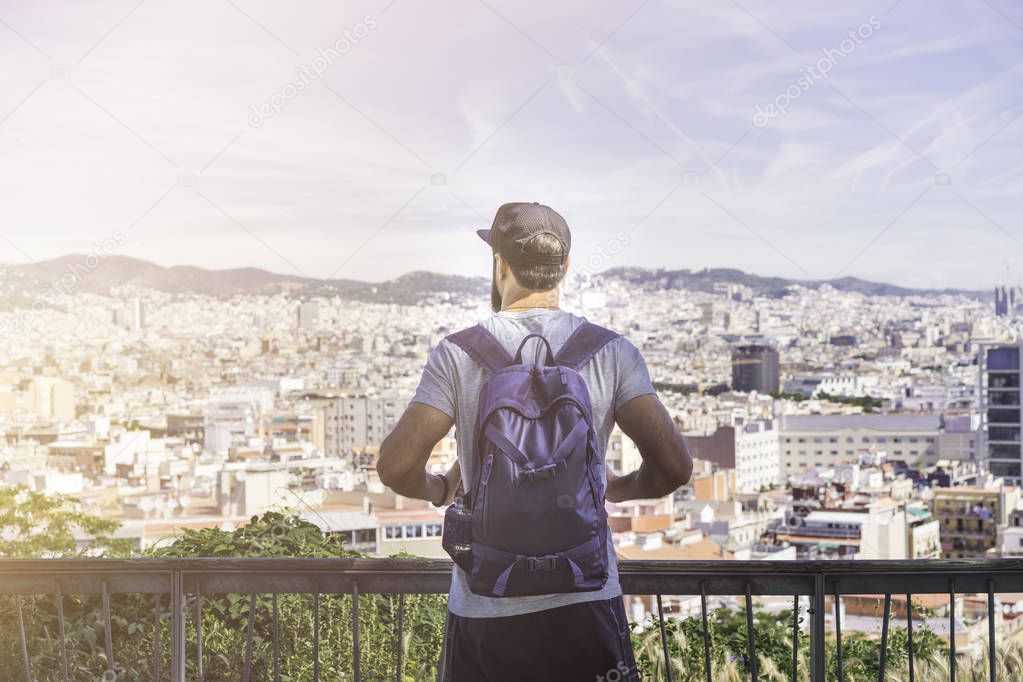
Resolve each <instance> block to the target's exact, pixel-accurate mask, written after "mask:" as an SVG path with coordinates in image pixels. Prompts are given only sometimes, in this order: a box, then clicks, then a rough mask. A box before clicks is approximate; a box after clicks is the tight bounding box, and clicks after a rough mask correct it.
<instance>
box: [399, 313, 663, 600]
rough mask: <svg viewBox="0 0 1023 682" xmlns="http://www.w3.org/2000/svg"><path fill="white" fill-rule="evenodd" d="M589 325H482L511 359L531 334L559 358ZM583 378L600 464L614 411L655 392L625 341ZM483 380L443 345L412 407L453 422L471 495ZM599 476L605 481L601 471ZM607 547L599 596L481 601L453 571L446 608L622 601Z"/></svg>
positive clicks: (523, 316) (501, 320)
mask: <svg viewBox="0 0 1023 682" xmlns="http://www.w3.org/2000/svg"><path fill="white" fill-rule="evenodd" d="M584 320H585V318H582V317H577V316H576V315H573V314H571V313H568V312H565V311H562V310H547V309H540V308H537V309H533V310H526V311H522V312H514V313H508V312H501V313H496V314H495V315H493V316H491V317H489V318H487V319H486V320H484V321H483V323H482V324H483V326H484V327H486V328H487V330H488V331H490V332H491V333H492V334H493V335H494V336H495V337H497V338H498V340H500V341H501V343H502V345H504V347H505V349H507V351H508V353H509V354H512V355H513V354H514V353H515V351H516V350H518V347H519V344H520V343H521V341H522V339H523V338H524V337H525V336H526V335H527V334H542V335H543V336H544V337H545V338H546V339H547V340H548V341H549V342H550V344H551V348H552V349H553V351H554V352H555V353H557V352H558V350H559V349H560V348H561V346H562V345H563V344H564V343H565V341H566V340H567V339H568V337H569V335H570V334H571V333H572V332H573V331H574V330H575V328H576V327H578V326H579V325H580V324H582V323H583V322H584ZM539 343H541V342H540V341H539V340H531V341H530V342H529V343H528V344H527V345H526V348H525V349H523V354H522V357H523V359H524V360H525V359H530V360H531V359H532V358H533V353H534V352H535V350H536V349H535V346H534V344H539ZM580 374H581V375H582V377H583V379H584V380H585V382H586V386H587V388H588V389H589V391H590V403H591V407H592V409H593V421H594V427H595V428H596V432H597V447H598V449H599V455H600V459H601V461H602V462H603V460H604V453H605V452H606V450H607V442H608V438H610V436H611V430H612V429H613V428H614V416H615V412H616V411H617V410H618V409H619V408H621V407H622V406H623V405H624V404H625V403H627V402H629V401H630V400H632V399H633V398H635V397H637V396H641V395H645V394H648V393H653V392H654V389H653V386H651V384H650V375H649V373H648V372H647V368H646V363H645V362H644V361H643V357H642V356H641V355H640V353H639V350H638V349H637V348H636V347H635V346H634V345H632V343H630V342H629V341H628V340H626V339H625V338H621V337H620V338H618V339H616V340H614V341H612V342H611V343H609V344H608V345H606V346H604V348H602V349H601V350H600V351H598V353H597V354H596V355H595V356H594V357H593V359H592V360H591V361H590V362H588V363H586V365H584V366H583V367H582V368H581V370H580ZM485 380H486V375H485V373H484V372H483V370H482V369H481V368H480V366H479V365H478V364H476V362H475V361H474V360H472V359H471V358H470V357H469V356H468V355H467V354H466V353H465V351H463V350H462V349H461V348H459V347H458V346H456V345H455V344H453V343H451V342H450V341H446V340H445V341H442V342H441V343H439V344H438V345H437V347H436V348H434V349H433V351H432V352H431V353H430V357H429V358H428V359H427V361H426V367H425V368H424V369H423V378H422V379H421V380H420V382H419V387H418V388H417V389H416V393H415V396H413V398H412V402H417V403H424V404H426V405H430V406H431V407H435V408H437V409H438V410H440V411H441V412H444V413H445V414H447V415H448V416H450V417H451V418H452V419H454V420H455V438H456V439H457V441H458V460H459V462H460V464H461V467H462V481H463V485H464V486H465V488H466V490H468V489H469V485H470V481H472V467H473V453H472V433H473V429H474V427H475V424H476V412H477V407H478V405H477V400H478V398H479V393H480V388H481V386H482V385H483V382H484V381H485ZM602 475H603V476H604V478H605V479H606V477H607V476H606V472H604V471H603V467H602ZM607 542H608V559H609V563H610V566H609V567H608V580H607V584H606V585H605V586H604V588H603V589H601V590H595V591H593V592H574V593H569V594H557V595H539V596H533V597H503V598H499V599H498V598H493V597H482V596H480V595H477V594H473V592H472V591H470V590H469V586H468V583H467V581H466V577H465V574H464V573H463V572H462V569H460V568H459V567H458V566H455V568H454V572H453V574H452V576H451V591H450V593H449V595H448V608H449V609H450V610H451V612H452V613H454V614H455V615H457V616H463V617H467V618H495V617H499V616H515V615H520V614H524V613H533V612H535V611H544V610H546V609H553V608H557V607H559V606H567V605H569V604H577V603H580V602H587V601H594V600H598V599H611V598H612V597H617V596H618V595H620V594H621V586H620V585H619V584H618V562H617V559H616V558H615V553H614V543H613V542H612V539H611V533H610V532H608V535H607Z"/></svg>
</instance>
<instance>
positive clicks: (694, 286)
mask: <svg viewBox="0 0 1023 682" xmlns="http://www.w3.org/2000/svg"><path fill="white" fill-rule="evenodd" d="M603 276H604V277H605V278H609V279H618V280H621V281H624V282H629V283H631V284H635V285H639V286H643V287H652V288H661V289H687V290H690V291H713V290H714V285H715V284H722V283H725V284H739V285H743V286H747V287H750V288H751V289H753V290H754V291H756V292H758V293H761V294H765V295H783V294H784V293H785V292H786V290H787V289H788V288H789V287H791V286H793V285H800V286H804V287H809V288H814V289H815V288H817V287H819V286H821V285H822V284H830V285H831V286H832V287H834V288H835V289H838V290H839V291H851V292H856V293H861V294H866V295H869V296H935V295H940V294H960V295H964V296H973V297H980V296H986V294H985V293H983V292H979V291H970V290H965V289H910V288H907V287H900V286H896V285H894V284H885V283H883V282H869V281H867V280H863V279H859V278H857V277H841V278H839V279H830V280H824V279H815V280H798V279H787V278H784V277H763V276H761V275H753V274H750V273H748V272H743V271H742V270H735V269H732V268H706V269H703V270H696V271H693V270H664V269H654V270H651V269H647V268H633V267H622V268H612V269H610V270H607V271H605V272H604V273H603Z"/></svg>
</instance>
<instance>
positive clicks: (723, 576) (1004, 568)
mask: <svg viewBox="0 0 1023 682" xmlns="http://www.w3.org/2000/svg"><path fill="white" fill-rule="evenodd" d="M450 572H451V563H450V562H448V561H444V560H432V559H305V558H303V559H276V558H274V559H261V558H246V559H200V558H196V559H147V558H139V559H49V560H22V559H9V560H2V561H0V594H2V595H15V601H16V603H17V623H18V629H19V633H18V636H19V640H20V642H19V644H20V654H21V658H22V662H23V665H24V670H25V678H26V679H28V680H31V677H30V676H29V675H30V673H29V671H30V657H29V642H28V638H27V636H26V623H25V617H24V614H23V612H22V598H23V597H24V596H25V595H52V596H54V597H55V598H56V604H57V613H58V616H59V619H60V633H59V636H60V650H61V651H60V653H61V661H62V664H63V678H62V679H65V680H67V679H69V678H68V668H67V661H68V652H67V647H66V642H65V640H64V625H65V621H64V608H63V604H64V600H65V595H70V594H75V595H102V611H103V621H104V627H105V638H104V639H105V641H104V645H105V649H106V653H107V659H108V660H111V658H112V651H113V645H112V641H111V638H112V635H111V631H112V627H111V614H110V595H112V594H142V595H154V618H155V622H156V623H157V624H158V623H159V622H160V618H161V601H162V600H161V596H166V595H169V603H170V614H169V615H170V653H171V655H170V671H169V674H170V679H171V680H172V681H173V682H183V681H184V680H185V679H186V660H187V657H188V655H189V652H188V651H187V650H186V642H187V637H186V599H188V597H189V596H191V597H192V598H193V603H194V608H195V610H196V616H198V615H199V614H200V612H201V609H202V604H203V597H204V596H212V595H223V594H240V595H249V599H250V608H249V615H248V627H247V644H246V650H245V665H244V669H243V670H242V671H241V678H242V679H243V680H248V679H249V677H250V671H251V669H252V668H251V664H252V655H253V616H252V614H253V612H254V610H255V609H254V608H252V606H253V605H254V603H255V598H256V595H272V597H273V602H272V603H273V605H274V608H273V633H274V637H273V641H272V642H271V646H272V651H273V660H274V673H273V676H274V677H275V678H276V677H277V661H278V656H279V646H280V642H279V632H278V623H277V609H276V606H277V597H278V595H282V594H306V595H313V597H314V599H313V609H314V614H315V616H316V617H317V622H318V616H319V604H320V597H321V595H332V594H333V595H351V596H352V597H353V598H352V600H351V604H352V605H351V609H352V614H351V616H352V623H353V632H352V647H353V651H352V655H353V674H354V679H355V680H356V681H357V682H358V681H359V680H360V679H361V674H360V659H361V656H360V641H359V637H360V633H359V599H358V597H359V595H367V594H384V595H399V610H398V618H397V624H396V628H397V631H398V636H397V640H396V641H397V642H398V644H397V647H396V651H395V654H394V655H395V657H396V658H397V677H396V679H398V680H401V679H404V678H403V677H402V663H401V656H402V645H401V641H402V637H401V632H402V627H403V624H402V623H403V614H404V597H405V595H409V594H444V593H447V591H448V587H449V583H450ZM619 573H620V578H621V583H622V589H623V592H625V593H626V594H632V595H645V596H654V597H656V607H657V612H658V614H657V615H658V616H659V618H660V639H661V645H662V647H663V651H664V655H665V664H666V673H665V675H666V678H665V679H667V680H669V682H671V681H672V677H673V674H672V670H671V664H670V660H669V656H668V651H669V647H668V638H667V633H666V630H665V627H664V609H663V604H662V596H668V595H686V596H693V597H696V596H698V597H699V598H700V605H701V618H702V624H703V629H702V639H703V642H702V644H703V663H704V667H705V672H706V679H707V681H708V682H710V681H711V679H712V669H711V644H710V637H709V636H708V632H709V630H708V625H707V622H708V608H707V599H708V597H712V596H729V597H741V598H742V599H744V602H745V617H746V624H747V639H748V641H747V648H748V652H747V654H748V658H747V661H748V668H749V669H748V671H747V672H748V673H749V675H750V677H751V679H753V680H758V679H759V674H758V671H757V652H756V640H755V637H754V634H755V633H754V627H753V625H754V621H753V614H754V606H753V597H754V596H761V595H762V596H789V597H792V598H793V612H792V613H793V619H792V620H793V623H792V638H793V639H792V654H793V656H792V661H793V668H792V671H791V674H792V679H794V680H795V679H798V670H797V667H798V665H797V653H798V647H799V635H800V626H799V616H800V598H801V597H803V598H808V599H809V608H808V609H807V610H806V613H807V615H808V616H809V634H810V651H809V660H810V679H811V680H812V681H813V682H824V679H825V671H826V670H827V667H826V663H827V661H826V660H825V638H826V637H827V636H828V631H827V628H826V626H825V598H826V597H830V598H832V599H833V602H834V635H835V637H836V647H835V656H836V657H837V663H836V669H837V672H838V680H839V682H844V673H843V661H842V614H841V608H840V600H839V598H840V597H841V596H842V595H874V594H876V595H883V598H884V618H883V620H882V631H881V636H880V637H881V639H880V647H879V651H880V660H879V671H880V672H879V675H878V680H883V679H884V675H885V668H886V665H887V664H888V661H887V660H886V657H887V650H888V630H889V626H888V622H889V615H890V613H891V600H892V599H891V598H892V595H893V594H896V595H900V596H901V595H905V596H906V598H907V604H910V603H911V602H910V597H911V596H912V595H920V594H947V595H948V597H949V605H950V607H951V608H949V671H950V677H951V679H952V681H953V682H955V676H956V642H955V634H956V629H955V628H956V624H955V608H954V604H955V598H956V595H957V594H963V593H970V594H978V593H979V594H985V595H987V611H988V641H987V656H988V658H989V666H988V669H989V671H990V680H991V682H994V680H995V670H996V665H995V658H996V641H995V619H994V614H995V594H996V592H1023V559H930V560H916V561H860V560H856V561H622V562H619ZM906 611H907V623H906V625H907V634H908V637H909V680H910V681H912V680H913V677H914V672H913V639H912V637H913V630H912V628H913V622H912V609H910V608H907V609H906ZM194 624H195V625H194V627H195V628H197V629H200V628H201V627H202V619H201V618H195V619H194ZM159 631H160V628H159V627H156V632H155V640H154V641H155V648H156V650H157V651H156V652H154V661H153V668H154V677H159V676H160V670H159V668H160V658H161V656H160V653H159V652H160V636H159ZM319 636H320V634H319V628H318V627H314V629H313V637H314V642H313V652H314V654H313V656H314V659H315V660H314V661H313V663H314V666H315V667H314V679H316V680H318V679H319V675H320V673H319V660H318V652H319ZM195 642H196V648H195V650H194V651H193V652H192V654H193V655H194V656H195V657H196V658H195V659H193V660H192V661H191V663H192V666H193V669H194V670H195V671H196V676H197V677H198V678H199V679H202V676H203V673H202V662H203V652H202V642H203V638H202V633H201V631H197V632H196V633H195ZM443 655H444V654H443V647H442V649H441V659H442V660H443ZM441 667H442V665H441V666H438V669H440V668H441ZM53 678H54V679H61V676H60V675H59V674H54V675H53Z"/></svg>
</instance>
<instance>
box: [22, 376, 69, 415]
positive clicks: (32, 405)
mask: <svg viewBox="0 0 1023 682" xmlns="http://www.w3.org/2000/svg"><path fill="white" fill-rule="evenodd" d="M28 398H29V400H28V404H29V409H31V410H32V411H33V412H35V413H36V414H37V415H39V416H40V417H42V418H44V419H55V420H57V421H72V420H73V419H74V418H75V385H74V384H72V383H71V382H70V381H65V380H64V379H58V378H56V377H36V378H35V379H33V380H32V385H31V387H30V388H29V395H28Z"/></svg>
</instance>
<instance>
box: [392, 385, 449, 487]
mask: <svg viewBox="0 0 1023 682" xmlns="http://www.w3.org/2000/svg"><path fill="white" fill-rule="evenodd" d="M454 423H455V422H454V420H452V419H451V417H449V416H448V415H446V414H444V413H443V412H441V411H440V410H438V409H437V408H435V407H430V406H429V405H425V404H423V403H412V404H411V405H409V406H408V409H406V410H405V413H404V414H403V415H401V419H399V420H398V423H397V425H395V427H394V430H393V431H391V433H390V434H388V436H387V438H385V439H384V442H383V443H381V444H380V457H379V458H378V459H377V473H378V474H379V475H380V480H381V482H383V484H384V485H386V486H387V487H388V488H390V489H391V490H393V491H394V492H396V493H398V494H399V495H404V496H405V497H413V498H416V499H419V500H428V501H430V502H433V503H434V504H436V503H437V502H438V501H440V502H441V503H443V504H447V503H448V502H450V501H451V499H452V498H453V497H454V495H455V490H456V489H457V487H458V482H459V476H460V475H461V474H460V472H459V467H458V464H457V463H455V465H454V466H453V467H451V469H450V470H448V472H447V474H445V478H446V479H447V482H448V484H447V488H448V494H447V497H446V498H445V499H444V500H441V499H440V497H441V495H442V494H443V492H444V484H443V482H442V481H441V480H440V478H438V477H436V476H432V475H430V474H427V473H426V463H427V461H429V459H430V452H431V451H432V450H433V448H434V446H435V445H437V443H438V442H440V439H441V438H443V437H444V436H445V435H447V433H448V431H450V430H451V427H452V426H453V425H454Z"/></svg>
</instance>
